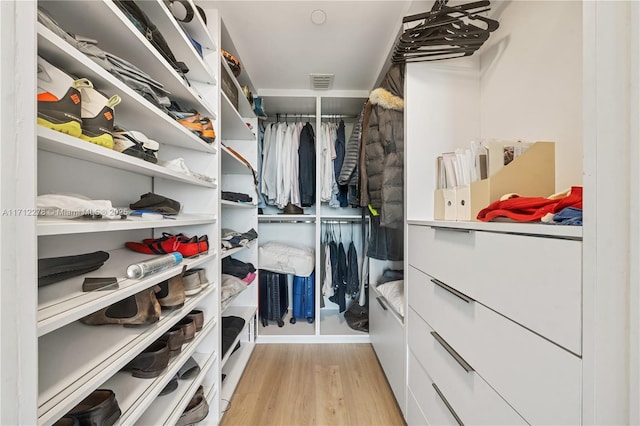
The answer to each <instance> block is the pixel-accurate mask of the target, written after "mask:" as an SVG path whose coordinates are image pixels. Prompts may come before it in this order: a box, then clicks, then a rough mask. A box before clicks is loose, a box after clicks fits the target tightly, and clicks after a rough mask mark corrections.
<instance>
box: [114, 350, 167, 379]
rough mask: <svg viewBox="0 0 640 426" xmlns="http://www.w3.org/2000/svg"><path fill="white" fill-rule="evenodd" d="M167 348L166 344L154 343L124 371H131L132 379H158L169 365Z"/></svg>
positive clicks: (126, 366)
mask: <svg viewBox="0 0 640 426" xmlns="http://www.w3.org/2000/svg"><path fill="white" fill-rule="evenodd" d="M169 358H170V357H169V346H168V345H167V343H166V342H160V341H156V342H154V343H152V344H151V346H149V347H147V348H146V349H145V350H144V351H142V353H140V354H139V355H138V356H136V357H135V358H134V359H133V360H132V361H131V362H129V364H127V365H125V366H124V368H123V370H124V371H131V375H132V376H133V377H140V378H143V379H150V378H153V377H158V376H159V375H160V374H162V372H163V371H164V370H165V369H166V368H167V365H169Z"/></svg>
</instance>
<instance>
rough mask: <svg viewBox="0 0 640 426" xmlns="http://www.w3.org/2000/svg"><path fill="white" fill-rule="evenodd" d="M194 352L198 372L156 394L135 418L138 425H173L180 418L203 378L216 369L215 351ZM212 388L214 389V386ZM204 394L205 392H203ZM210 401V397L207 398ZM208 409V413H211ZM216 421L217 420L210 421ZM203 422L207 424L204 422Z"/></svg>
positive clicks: (216, 358) (216, 357)
mask: <svg viewBox="0 0 640 426" xmlns="http://www.w3.org/2000/svg"><path fill="white" fill-rule="evenodd" d="M197 350H198V349H197V348H196V352H194V353H193V354H192V356H193V359H194V360H195V361H196V363H198V365H199V366H200V373H198V375H197V376H196V377H194V378H192V379H188V380H178V388H177V389H176V390H175V391H173V392H171V393H170V394H167V395H162V396H158V397H156V398H155V399H154V401H153V402H152V404H151V405H150V406H149V408H147V410H146V411H145V412H144V414H143V415H142V416H141V417H140V418H138V419H137V424H140V425H174V424H176V422H177V421H178V419H179V418H180V415H181V414H182V412H183V411H184V409H185V408H186V406H187V405H188V404H189V401H190V400H191V397H192V396H193V394H194V393H195V392H196V391H197V390H198V387H199V386H200V385H201V384H203V380H204V378H205V376H206V375H207V374H209V372H211V371H214V370H216V362H217V361H218V356H217V353H213V354H205V353H200V352H197ZM212 389H216V387H215V386H213V387H212ZM205 395H206V392H205ZM207 399H208V400H209V401H211V400H212V399H211V398H207ZM211 412H212V411H211V409H210V413H211ZM212 423H214V424H215V423H217V422H212ZM204 424H208V423H207V422H205V423H204Z"/></svg>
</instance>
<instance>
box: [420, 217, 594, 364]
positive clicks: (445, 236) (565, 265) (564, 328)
mask: <svg viewBox="0 0 640 426" xmlns="http://www.w3.org/2000/svg"><path fill="white" fill-rule="evenodd" d="M539 226H544V225H539ZM408 257H409V264H410V265H413V266H414V267H416V268H417V269H419V270H421V271H423V272H425V273H427V274H429V275H430V276H431V277H432V278H433V279H435V280H437V281H438V282H439V283H442V284H443V285H445V286H449V287H452V288H454V289H456V290H457V291H459V292H461V293H463V294H465V295H466V296H468V297H470V298H472V299H474V300H475V301H477V302H479V303H481V304H483V305H485V306H487V307H488V308H490V309H492V310H494V311H496V312H499V313H500V314H502V315H504V316H506V317H508V318H510V319H512V320H513V321H515V322H517V323H519V324H521V325H523V326H524V327H526V328H528V329H530V330H532V331H534V332H536V333H538V334H540V335H542V336H544V337H545V338H547V339H549V340H551V341H553V342H555V343H557V344H559V345H561V346H563V347H565V348H567V349H568V350H570V351H571V352H573V353H575V354H577V355H581V354H582V339H581V335H582V326H581V321H582V299H581V295H582V292H581V288H582V287H581V286H582V273H581V269H582V267H581V265H582V242H581V241H576V240H569V239H562V238H546V237H541V236H531V235H513V234H506V233H498V232H486V231H479V230H473V229H460V228H446V227H431V226H416V225H411V226H409V253H408Z"/></svg>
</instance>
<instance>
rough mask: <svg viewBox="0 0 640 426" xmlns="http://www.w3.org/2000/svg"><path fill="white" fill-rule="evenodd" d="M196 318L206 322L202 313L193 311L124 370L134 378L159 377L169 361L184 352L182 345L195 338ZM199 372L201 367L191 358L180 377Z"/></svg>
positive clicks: (180, 372) (179, 372)
mask: <svg viewBox="0 0 640 426" xmlns="http://www.w3.org/2000/svg"><path fill="white" fill-rule="evenodd" d="M194 317H199V318H200V319H201V320H202V321H204V316H203V315H202V312H201V311H197V312H193V311H192V312H191V313H189V315H187V316H186V317H184V318H182V319H181V320H180V321H178V323H177V324H176V325H174V326H173V327H172V328H171V329H169V331H167V332H166V333H165V334H163V335H162V336H161V337H160V338H159V339H158V340H156V341H155V342H153V343H152V344H151V345H150V346H148V347H147V348H146V349H145V350H144V351H142V352H141V353H140V354H138V355H137V356H136V357H135V358H134V359H133V360H131V362H129V363H128V364H127V365H125V366H124V368H123V370H124V371H130V372H131V374H132V375H133V377H140V378H154V377H158V376H159V375H160V374H162V372H163V371H164V370H165V369H166V368H167V366H168V365H169V360H170V359H171V358H172V357H173V356H176V355H178V354H179V353H180V352H181V351H182V345H183V344H184V343H187V342H190V341H191V340H193V338H194V337H195V334H196V331H197V330H198V328H197V327H198V326H197V324H196V320H195V319H194ZM199 371H200V366H198V364H197V363H196V362H195V360H193V358H190V359H189V360H188V361H187V362H186V363H185V364H184V365H183V366H182V368H181V369H180V370H179V371H178V376H179V377H181V378H188V377H193V376H194V375H195V374H198V372H199Z"/></svg>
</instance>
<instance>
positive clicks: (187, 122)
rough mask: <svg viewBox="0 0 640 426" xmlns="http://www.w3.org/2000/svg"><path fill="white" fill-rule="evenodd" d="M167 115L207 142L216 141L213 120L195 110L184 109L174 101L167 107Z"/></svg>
mask: <svg viewBox="0 0 640 426" xmlns="http://www.w3.org/2000/svg"><path fill="white" fill-rule="evenodd" d="M169 115H170V116H171V117H173V119H175V120H176V121H177V122H178V123H180V124H181V125H182V126H183V127H185V128H186V129H188V130H190V131H191V132H193V133H194V134H196V135H197V136H198V137H199V138H200V139H202V140H203V141H205V142H206V143H208V144H212V143H214V142H215V141H216V132H215V131H214V130H213V121H212V120H211V119H210V118H209V117H205V116H204V115H202V114H200V113H199V112H198V111H196V110H189V111H187V110H185V109H184V108H182V107H180V106H179V105H178V104H176V103H175V102H172V103H171V106H170V107H169Z"/></svg>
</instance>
